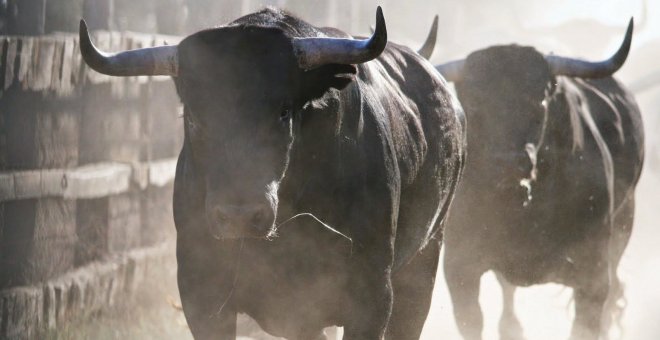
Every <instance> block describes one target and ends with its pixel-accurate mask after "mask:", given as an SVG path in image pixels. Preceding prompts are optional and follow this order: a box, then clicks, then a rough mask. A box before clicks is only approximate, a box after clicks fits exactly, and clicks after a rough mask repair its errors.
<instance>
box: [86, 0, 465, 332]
mask: <svg viewBox="0 0 660 340" xmlns="http://www.w3.org/2000/svg"><path fill="white" fill-rule="evenodd" d="M327 37H335V38H341V39H328V38H327ZM386 43H387V38H386V32H385V24H384V21H383V18H382V14H381V13H380V10H379V13H378V17H377V25H376V31H375V32H374V34H373V36H372V37H371V38H370V39H367V40H354V39H351V38H349V37H348V36H347V35H346V34H344V33H342V32H340V31H338V30H336V29H330V28H317V27H314V26H311V25H309V24H307V23H305V22H303V21H302V20H300V19H297V18H295V17H292V16H290V15H289V14H287V13H285V12H281V11H278V10H273V9H265V10H263V11H260V12H257V13H253V14H250V15H247V16H245V17H242V18H240V19H237V20H236V21H234V22H233V23H230V24H228V25H227V26H224V27H220V28H216V29H211V30H206V31H202V32H199V33H196V34H193V35H191V36H189V37H187V38H186V39H184V40H183V41H182V42H181V44H179V45H178V46H165V47H158V48H152V49H143V50H135V51H127V52H122V53H118V54H114V55H111V54H104V53H101V52H99V51H97V50H96V49H95V48H94V46H93V45H92V44H91V42H90V40H89V37H88V35H87V32H86V27H84V24H83V25H81V51H82V53H83V56H84V57H85V60H86V62H87V63H88V64H89V65H90V66H91V67H93V68H94V69H96V70H97V71H100V72H103V73H106V74H111V75H117V76H129V75H139V74H146V75H153V74H161V75H172V76H174V79H175V83H176V86H177V89H178V92H179V95H180V97H181V99H182V101H183V103H184V106H185V113H184V116H185V140H184V145H183V149H182V151H181V154H180V156H179V162H178V166H177V173H176V180H175V193H174V214H175V222H176V227H177V259H178V283H179V290H180V294H181V299H182V303H183V309H184V313H185V316H186V319H187V321H188V324H189V325H190V328H191V330H192V333H193V335H194V336H195V338H198V339H210V338H214V339H215V338H221V339H233V338H234V337H235V333H236V330H235V327H236V326H235V323H236V314H237V313H246V314H248V315H250V316H251V317H253V318H254V319H255V320H256V321H257V322H258V323H259V324H260V325H261V326H262V328H264V329H265V330H266V331H268V332H269V333H272V334H274V335H278V336H283V337H287V338H290V339H321V338H323V334H322V330H323V328H324V327H326V326H330V325H343V326H344V327H345V335H344V339H374V340H375V339H381V337H382V336H383V334H385V333H387V338H389V339H416V338H418V337H419V334H420V332H421V329H422V326H423V323H424V320H425V318H426V314H427V312H428V309H429V305H430V300H431V293H432V288H433V282H434V278H435V272H436V268H437V262H438V254H439V250H440V235H441V232H440V231H441V230H440V229H441V226H442V222H443V220H444V217H445V214H446V212H447V209H448V207H449V204H450V201H451V198H452V196H453V192H454V189H455V187H456V185H457V181H458V179H459V176H460V174H461V171H462V166H463V161H464V142H465V141H464V131H463V129H464V117H463V113H462V110H461V108H460V105H459V104H458V102H457V100H456V99H455V98H454V97H453V96H452V95H451V94H450V92H449V91H448V90H447V87H446V84H445V83H444V82H443V80H442V79H441V77H440V76H439V75H438V73H437V72H436V71H435V70H434V69H433V66H432V65H431V64H429V63H428V62H427V61H425V60H424V59H423V58H422V57H420V55H418V54H417V53H415V52H413V51H411V50H410V49H408V48H405V47H402V46H399V45H396V44H392V43H387V46H385V45H386ZM369 60H371V61H370V62H367V61H369Z"/></svg>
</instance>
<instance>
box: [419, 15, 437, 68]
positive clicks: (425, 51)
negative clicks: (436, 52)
mask: <svg viewBox="0 0 660 340" xmlns="http://www.w3.org/2000/svg"><path fill="white" fill-rule="evenodd" d="M437 37H438V16H437V15H436V16H435V18H433V24H432V25H431V31H430V32H429V36H428V37H426V41H424V45H422V48H420V49H419V51H417V53H418V54H419V55H421V56H422V57H424V59H427V60H428V59H431V55H433V49H434V48H435V40H436V39H437Z"/></svg>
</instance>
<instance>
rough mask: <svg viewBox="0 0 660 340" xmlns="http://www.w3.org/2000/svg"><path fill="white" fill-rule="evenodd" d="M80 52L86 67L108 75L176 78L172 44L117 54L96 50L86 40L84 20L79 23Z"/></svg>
mask: <svg viewBox="0 0 660 340" xmlns="http://www.w3.org/2000/svg"><path fill="white" fill-rule="evenodd" d="M80 53H81V54H82V57H83V59H84V60H85V62H86V63H87V65H89V67H91V68H92V69H94V70H95V71H96V72H99V73H103V74H107V75H110V76H120V77H126V76H156V75H160V76H176V75H177V72H178V70H179V63H178V58H177V46H176V45H171V46H159V47H148V48H141V49H136V50H130V51H125V52H119V53H105V52H102V51H99V50H98V49H97V48H96V47H95V46H94V44H93V43H92V40H91V38H90V37H89V32H88V30H87V24H86V23H85V20H80Z"/></svg>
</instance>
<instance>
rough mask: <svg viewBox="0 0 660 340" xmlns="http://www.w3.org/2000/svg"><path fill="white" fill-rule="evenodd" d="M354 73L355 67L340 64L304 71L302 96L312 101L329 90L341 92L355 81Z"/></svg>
mask: <svg viewBox="0 0 660 340" xmlns="http://www.w3.org/2000/svg"><path fill="white" fill-rule="evenodd" d="M356 73H357V67H356V66H355V65H342V64H329V65H324V66H321V67H318V68H315V69H312V70H309V71H306V72H304V75H303V86H302V91H303V96H304V98H305V100H314V99H317V98H321V97H322V96H323V95H324V94H325V93H326V92H327V91H328V90H329V89H331V88H333V89H338V90H341V89H343V88H344V87H346V86H348V84H350V83H351V82H352V81H353V80H354V79H355V74H356Z"/></svg>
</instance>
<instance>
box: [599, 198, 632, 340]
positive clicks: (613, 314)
mask: <svg viewBox="0 0 660 340" xmlns="http://www.w3.org/2000/svg"><path fill="white" fill-rule="evenodd" d="M634 214H635V198H634V194H631V195H630V197H629V198H628V199H627V200H626V201H625V202H624V203H623V205H622V206H621V208H620V209H619V211H618V212H617V214H616V216H614V228H613V230H612V242H611V243H610V245H611V247H612V250H611V251H610V271H611V277H612V281H611V287H610V293H609V295H608V297H607V300H606V301H605V308H604V309H605V310H604V311H603V327H602V328H603V335H604V336H605V338H607V336H606V335H607V333H608V332H609V330H610V328H611V326H612V325H613V324H614V325H616V326H617V327H619V328H621V327H622V326H621V318H622V316H623V309H624V307H625V296H624V285H623V282H621V280H620V279H619V276H618V274H617V268H618V267H619V262H620V261H621V256H623V252H624V250H625V249H626V246H627V245H628V241H629V240H630V234H631V233H632V226H633V221H634Z"/></svg>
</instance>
